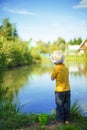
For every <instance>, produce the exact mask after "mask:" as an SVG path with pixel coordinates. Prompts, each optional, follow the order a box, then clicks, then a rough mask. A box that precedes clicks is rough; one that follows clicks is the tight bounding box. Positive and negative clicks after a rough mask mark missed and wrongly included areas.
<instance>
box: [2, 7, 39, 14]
mask: <svg viewBox="0 0 87 130" xmlns="http://www.w3.org/2000/svg"><path fill="white" fill-rule="evenodd" d="M3 10H4V11H7V12H10V13H14V14H22V15H34V16H39V15H38V14H36V13H33V12H30V11H28V10H24V9H23V10H17V9H9V8H3Z"/></svg>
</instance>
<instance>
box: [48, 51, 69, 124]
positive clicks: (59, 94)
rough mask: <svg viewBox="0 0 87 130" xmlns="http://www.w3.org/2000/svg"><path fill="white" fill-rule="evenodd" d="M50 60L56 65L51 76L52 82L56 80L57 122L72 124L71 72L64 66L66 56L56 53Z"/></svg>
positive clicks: (60, 52) (59, 52)
mask: <svg viewBox="0 0 87 130" xmlns="http://www.w3.org/2000/svg"><path fill="white" fill-rule="evenodd" d="M50 58H51V61H52V62H53V63H54V64H55V66H54V69H53V72H52V74H51V80H56V89H55V102H56V121H57V122H58V123H59V124H61V123H62V124H64V123H65V124H68V123H69V122H70V84H69V72H68V69H67V67H66V66H65V65H64V64H63V62H64V55H63V53H62V51H55V52H54V53H53V54H52V55H51V57H50Z"/></svg>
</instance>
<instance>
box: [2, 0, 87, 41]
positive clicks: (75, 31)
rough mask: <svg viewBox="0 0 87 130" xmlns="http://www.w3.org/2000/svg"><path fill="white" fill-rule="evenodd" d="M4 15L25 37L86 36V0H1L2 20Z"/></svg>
mask: <svg viewBox="0 0 87 130" xmlns="http://www.w3.org/2000/svg"><path fill="white" fill-rule="evenodd" d="M4 18H9V20H10V22H11V23H13V24H16V28H17V31H18V34H19V36H20V38H22V39H24V40H29V39H30V38H32V39H33V40H35V41H37V40H42V41H45V42H48V41H51V42H53V41H55V40H56V39H57V38H58V37H62V38H64V39H65V40H66V41H69V40H70V39H73V38H78V37H81V38H82V39H85V38H87V0H0V23H1V21H2V20H3V19H4Z"/></svg>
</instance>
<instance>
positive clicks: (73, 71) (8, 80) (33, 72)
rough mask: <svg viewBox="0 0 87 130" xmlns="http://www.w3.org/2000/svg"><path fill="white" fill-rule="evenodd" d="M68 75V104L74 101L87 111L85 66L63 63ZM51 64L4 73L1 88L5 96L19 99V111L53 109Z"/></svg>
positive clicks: (86, 65)
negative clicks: (6, 92)
mask: <svg viewBox="0 0 87 130" xmlns="http://www.w3.org/2000/svg"><path fill="white" fill-rule="evenodd" d="M66 65H67V67H68V68H69V72H70V85H71V102H72V103H73V102H74V101H75V100H77V101H78V103H79V104H80V106H81V107H82V109H83V110H84V113H86V112H87V109H86V108H87V93H86V92H87V85H86V84H87V63H84V64H82V63H81V64H80V63H66ZM51 70H52V65H51V64H44V65H38V66H27V67H21V68H15V69H13V70H10V71H7V73H6V76H5V79H4V86H5V87H6V86H8V87H9V92H8V96H9V98H10V99H12V100H19V102H20V105H21V106H23V107H22V111H23V112H36V113H39V112H48V113H49V112H50V111H51V110H53V109H55V101H54V90H55V81H53V82H52V81H51V80H50V74H51Z"/></svg>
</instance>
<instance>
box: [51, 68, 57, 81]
mask: <svg viewBox="0 0 87 130" xmlns="http://www.w3.org/2000/svg"><path fill="white" fill-rule="evenodd" d="M51 79H52V80H54V79H56V69H55V68H54V69H53V71H52V74H51Z"/></svg>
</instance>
